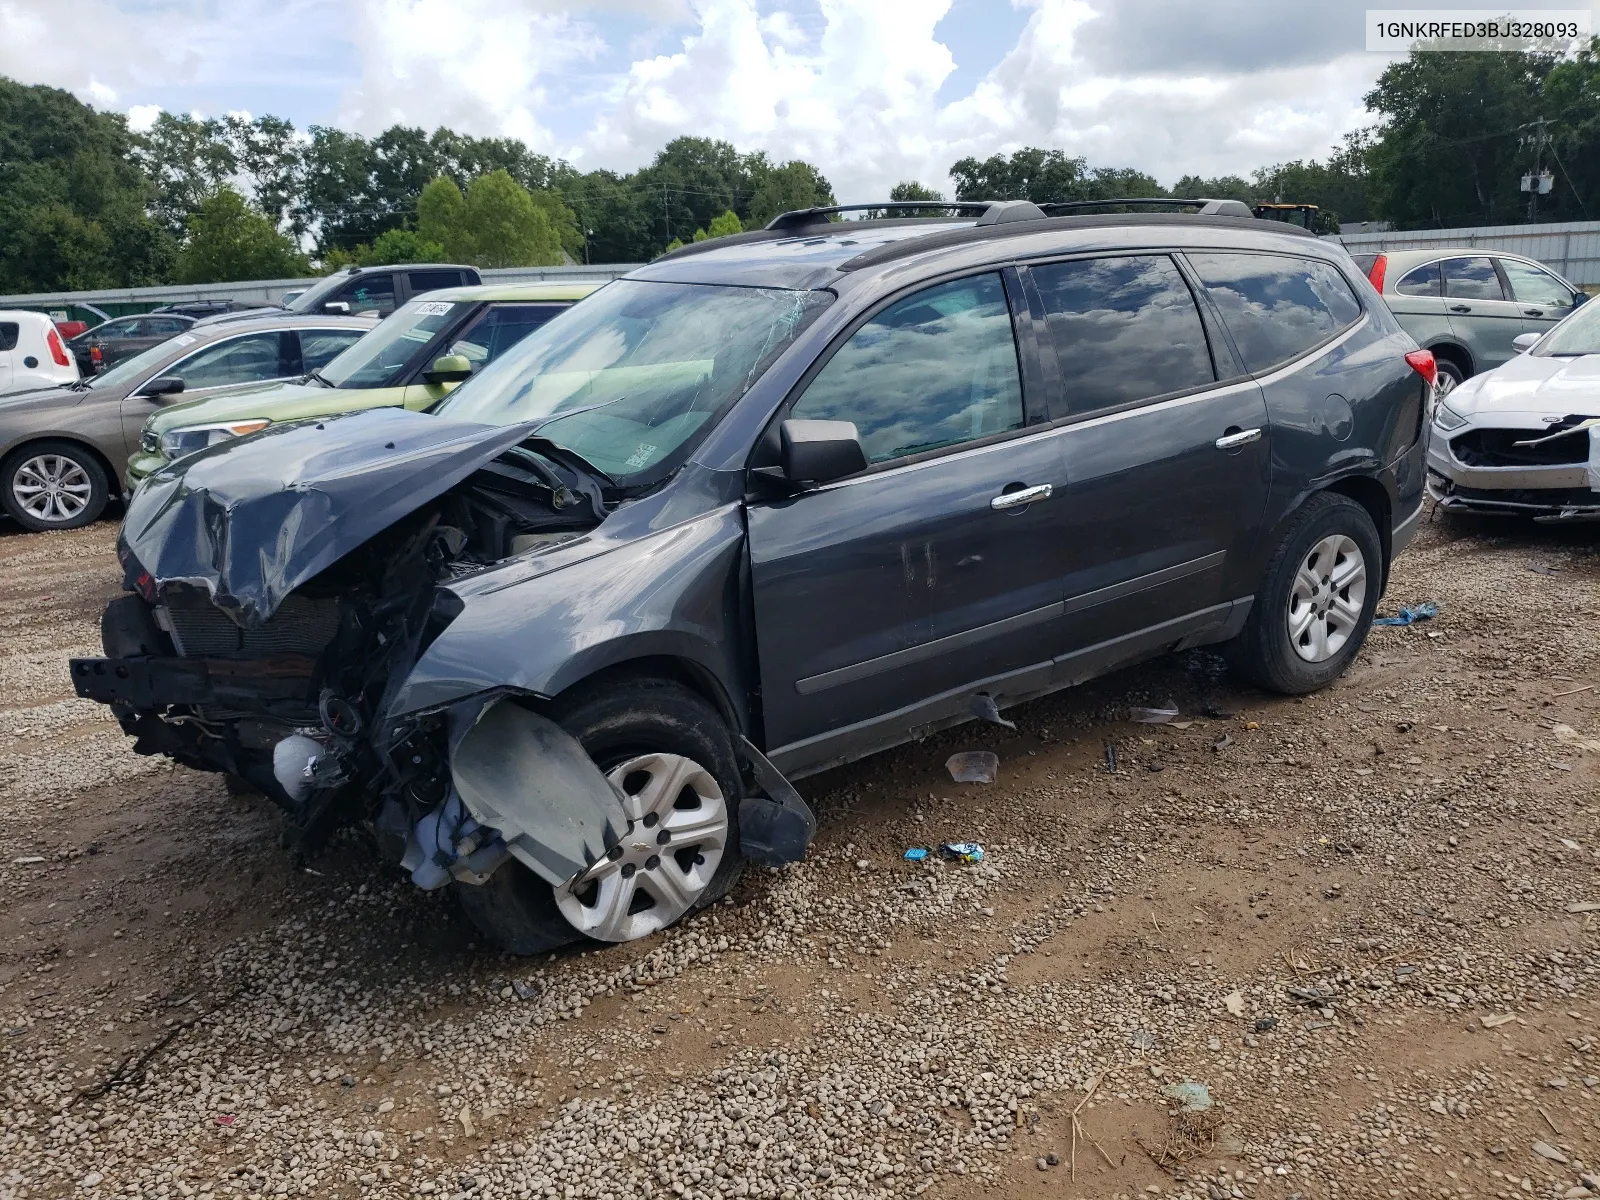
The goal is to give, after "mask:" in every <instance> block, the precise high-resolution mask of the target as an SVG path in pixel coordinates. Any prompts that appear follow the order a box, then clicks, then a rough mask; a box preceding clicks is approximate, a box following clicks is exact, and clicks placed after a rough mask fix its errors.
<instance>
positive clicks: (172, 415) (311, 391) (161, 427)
mask: <svg viewBox="0 0 1600 1200" xmlns="http://www.w3.org/2000/svg"><path fill="white" fill-rule="evenodd" d="M404 393H405V389H404V388H369V389H366V390H360V391H357V390H346V389H343V388H330V387H324V386H323V385H321V384H318V383H299V382H297V381H295V380H292V379H286V380H279V381H278V382H276V383H255V384H250V385H249V386H247V387H239V388H229V389H228V390H227V391H225V392H218V393H216V394H214V395H210V396H206V397H205V398H203V399H200V400H188V401H182V402H180V403H177V404H169V405H167V406H166V407H165V408H161V409H158V410H157V411H155V412H154V413H152V414H151V415H150V419H149V420H148V421H147V422H146V423H145V428H146V429H148V430H150V431H151V432H153V433H155V434H157V435H158V436H159V435H160V434H163V433H165V432H167V430H169V429H179V428H182V427H183V426H185V425H209V424H211V423H213V422H216V421H245V420H251V419H253V418H256V417H265V418H266V419H267V420H269V421H297V420H302V419H304V418H307V417H326V416H331V415H333V414H334V413H344V412H354V411H356V410H357V409H363V408H373V407H376V406H379V405H384V404H399V403H400V401H401V398H402V397H403V395H404Z"/></svg>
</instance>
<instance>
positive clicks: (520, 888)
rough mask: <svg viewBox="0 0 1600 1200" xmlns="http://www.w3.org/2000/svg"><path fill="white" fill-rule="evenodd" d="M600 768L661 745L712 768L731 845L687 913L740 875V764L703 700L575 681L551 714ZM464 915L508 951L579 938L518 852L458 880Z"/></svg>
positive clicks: (627, 683) (620, 681) (673, 687)
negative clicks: (475, 879) (491, 869)
mask: <svg viewBox="0 0 1600 1200" xmlns="http://www.w3.org/2000/svg"><path fill="white" fill-rule="evenodd" d="M552 715H553V716H554V718H555V720H556V721H557V722H558V723H559V724H560V725H561V727H562V728H563V729H565V730H566V731H567V732H568V733H570V734H572V736H573V737H575V738H577V739H578V741H579V742H580V743H581V744H582V746H583V748H584V749H585V750H587V751H588V752H589V756H590V757H591V758H593V759H594V760H595V762H596V763H597V764H599V766H600V769H601V770H602V771H606V770H610V769H611V768H612V767H615V766H616V765H618V764H619V763H622V762H625V761H627V760H628V759H630V758H633V757H635V756H637V755H639V754H643V753H648V752H650V751H659V752H663V753H669V754H681V755H683V756H684V757H686V758H691V759H693V760H694V761H696V762H698V763H699V764H700V765H701V766H703V767H705V768H706V769H707V770H708V771H710V772H711V774H712V776H713V777H714V778H715V779H716V781H717V785H718V786H719V787H720V788H721V789H722V794H723V796H724V797H725V798H726V800H727V803H728V822H729V828H728V845H727V848H726V849H725V850H724V852H723V855H722V861H721V863H719V864H718V866H717V870H716V873H715V874H714V875H713V876H712V878H711V882H710V884H709V886H708V887H707V888H706V891H705V894H704V895H703V896H701V898H700V899H699V901H697V902H696V904H695V905H694V907H693V908H691V909H690V910H689V911H690V912H691V913H693V912H698V911H700V910H701V909H703V908H705V907H707V906H708V905H710V904H713V903H715V902H716V901H717V900H718V899H720V898H721V897H722V896H724V895H726V894H727V893H728V890H729V889H730V888H732V887H733V885H734V882H735V881H736V880H737V879H738V877H739V870H740V868H741V866H742V865H743V860H742V859H741V857H740V855H739V800H740V798H741V797H742V796H743V794H744V792H743V789H742V787H741V786H740V783H739V764H738V760H737V758H736V757H735V756H734V752H733V739H732V737H731V735H730V734H729V731H728V726H727V723H726V722H725V721H724V720H723V719H722V717H721V715H720V714H719V713H718V712H717V710H716V709H715V708H713V707H712V706H711V705H710V704H708V703H707V702H706V701H705V700H704V699H702V698H701V697H700V696H698V695H697V694H695V693H694V692H693V691H691V690H690V689H689V688H687V687H685V686H683V685H682V684H681V683H676V682H674V681H672V680H666V679H648V678H631V679H630V678H618V677H616V676H612V677H610V678H609V679H607V678H601V679H599V680H596V681H595V682H594V683H592V684H588V685H584V684H580V685H579V686H578V688H576V689H575V690H574V691H573V693H572V694H571V695H570V696H569V697H567V698H564V700H563V702H562V703H561V704H560V706H559V708H558V710H557V711H556V712H554V713H553V714H552ZM455 890H456V894H457V896H458V897H459V899H460V902H461V909H462V912H463V913H464V914H465V915H466V917H467V920H469V921H471V922H472V924H473V926H474V927H475V928H476V929H477V930H478V932H479V933H481V934H482V935H483V936H484V938H485V939H486V940H487V941H489V942H490V943H492V944H493V945H495V946H497V947H499V948H500V949H502V950H505V951H508V952H509V953H511V954H543V953H546V952H548V951H550V950H554V949H557V948H558V947H561V946H565V945H569V944H571V943H573V942H576V941H579V940H580V936H581V935H580V934H579V933H578V932H577V930H575V929H574V928H573V927H572V925H571V924H569V923H568V921H567V919H566V918H565V917H564V916H562V915H561V910H560V909H559V908H558V907H557V906H556V900H555V892H554V889H553V888H551V886H550V885H549V884H548V883H546V882H545V881H544V880H542V879H540V878H539V877H538V876H537V875H535V874H534V873H533V872H532V871H530V870H529V869H528V868H527V867H525V866H523V865H522V864H521V863H520V862H517V861H516V860H515V859H513V860H511V861H510V862H508V863H506V864H505V865H504V866H502V867H501V868H500V869H499V870H498V871H496V872H495V873H494V874H493V875H492V876H490V877H489V880H488V882H486V883H484V884H481V885H473V884H456V885H455Z"/></svg>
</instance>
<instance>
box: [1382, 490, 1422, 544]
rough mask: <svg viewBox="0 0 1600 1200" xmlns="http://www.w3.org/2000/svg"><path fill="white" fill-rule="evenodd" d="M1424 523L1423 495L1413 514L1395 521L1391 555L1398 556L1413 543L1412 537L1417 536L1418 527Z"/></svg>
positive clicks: (1390, 542)
mask: <svg viewBox="0 0 1600 1200" xmlns="http://www.w3.org/2000/svg"><path fill="white" fill-rule="evenodd" d="M1421 524H1422V497H1420V496H1419V497H1417V507H1416V508H1414V509H1412V510H1411V514H1410V515H1409V516H1406V517H1402V518H1401V519H1400V520H1399V521H1397V522H1396V523H1395V526H1394V529H1393V530H1391V531H1390V534H1389V557H1390V559H1391V560H1392V559H1394V558H1396V557H1397V556H1398V555H1399V554H1400V552H1401V551H1403V550H1404V549H1405V548H1406V547H1407V546H1409V545H1411V542H1412V539H1413V538H1415V537H1416V536H1417V527H1418V526H1420V525H1421Z"/></svg>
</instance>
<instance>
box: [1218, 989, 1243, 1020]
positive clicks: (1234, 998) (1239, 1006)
mask: <svg viewBox="0 0 1600 1200" xmlns="http://www.w3.org/2000/svg"><path fill="white" fill-rule="evenodd" d="M1222 1003H1223V1005H1224V1006H1225V1007H1226V1008H1227V1010H1228V1012H1229V1013H1230V1014H1231V1015H1233V1016H1235V1017H1242V1016H1244V993H1243V992H1241V991H1239V990H1238V989H1237V988H1235V989H1234V990H1233V991H1231V992H1229V993H1228V994H1227V995H1226V996H1224V997H1223V998H1222Z"/></svg>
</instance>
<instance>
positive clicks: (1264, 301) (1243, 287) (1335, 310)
mask: <svg viewBox="0 0 1600 1200" xmlns="http://www.w3.org/2000/svg"><path fill="white" fill-rule="evenodd" d="M1188 257H1189V261H1190V262H1191V263H1193V264H1194V269H1195V271H1196V272H1197V273H1198V274H1199V276H1200V278H1201V279H1202V280H1204V281H1205V285H1206V290H1207V291H1209V292H1210V293H1211V297H1212V299H1213V300H1215V301H1216V302H1217V307H1218V308H1219V309H1221V310H1222V319H1223V320H1224V321H1225V322H1227V325H1228V330H1229V332H1231V333H1232V334H1233V340H1234V342H1235V344H1237V345H1238V347H1239V353H1240V354H1241V355H1242V356H1243V357H1244V365H1245V368H1246V369H1247V370H1249V371H1251V372H1253V373H1257V374H1259V373H1260V372H1262V371H1270V370H1272V369H1273V368H1274V367H1277V366H1279V365H1281V364H1283V363H1286V362H1288V361H1289V360H1290V359H1294V358H1298V357H1300V355H1302V354H1304V353H1306V352H1307V351H1308V350H1311V349H1313V348H1314V347H1316V346H1318V345H1320V344H1321V343H1323V342H1325V341H1327V340H1328V339H1329V338H1331V337H1332V336H1334V334H1336V333H1338V332H1340V331H1341V330H1343V329H1347V328H1349V327H1350V326H1351V325H1354V324H1355V323H1356V321H1358V320H1359V319H1360V318H1361V302H1360V301H1359V300H1357V299H1356V295H1355V292H1354V291H1352V290H1351V288H1350V284H1349V282H1348V281H1347V280H1346V279H1345V277H1344V276H1343V275H1341V274H1340V273H1339V271H1338V270H1337V269H1336V268H1334V267H1333V266H1332V265H1331V264H1330V263H1325V262H1322V261H1320V260H1317V259H1311V258H1292V257H1290V256H1288V255H1280V254H1190V255H1189V256H1188Z"/></svg>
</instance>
